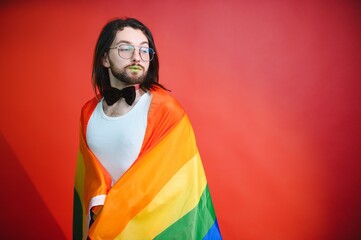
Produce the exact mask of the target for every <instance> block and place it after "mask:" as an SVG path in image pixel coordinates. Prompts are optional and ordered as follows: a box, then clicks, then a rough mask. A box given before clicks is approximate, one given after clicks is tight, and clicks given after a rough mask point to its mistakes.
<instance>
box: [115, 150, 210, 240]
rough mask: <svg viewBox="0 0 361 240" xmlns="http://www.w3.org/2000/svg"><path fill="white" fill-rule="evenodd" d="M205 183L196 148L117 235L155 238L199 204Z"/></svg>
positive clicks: (123, 237) (130, 237)
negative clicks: (188, 159) (193, 153)
mask: <svg viewBox="0 0 361 240" xmlns="http://www.w3.org/2000/svg"><path fill="white" fill-rule="evenodd" d="M206 184H207V181H206V177H205V174H204V170H203V166H202V163H201V159H200V156H199V153H198V152H197V153H196V155H195V156H194V157H193V158H192V159H191V160H190V161H188V162H187V163H186V164H185V165H184V166H183V167H182V168H181V169H180V170H179V171H178V172H177V173H176V174H175V175H174V176H173V177H172V178H171V179H170V180H169V181H168V183H167V184H166V185H165V186H164V187H163V188H162V189H161V191H160V192H159V193H158V194H157V195H156V196H155V198H154V199H153V200H152V201H151V202H150V203H149V204H148V206H147V207H145V208H144V209H143V210H142V211H141V212H140V213H139V214H138V215H137V216H135V217H134V218H133V219H132V220H131V221H130V222H129V223H128V224H127V226H126V227H125V229H124V230H123V231H122V233H121V234H120V235H119V236H117V238H116V239H118V240H119V239H142V240H145V239H153V238H154V237H156V236H157V235H158V234H160V233H161V232H162V231H164V230H165V229H166V228H167V227H169V226H170V225H172V224H173V223H174V222H176V221H177V220H179V219H180V218H181V217H183V216H184V215H185V214H186V213H188V212H189V211H191V210H192V209H193V208H194V207H195V206H196V205H197V204H198V202H199V199H200V197H201V195H202V193H203V191H204V189H205V187H206Z"/></svg>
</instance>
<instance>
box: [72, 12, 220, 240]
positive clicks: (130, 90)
mask: <svg viewBox="0 0 361 240" xmlns="http://www.w3.org/2000/svg"><path fill="white" fill-rule="evenodd" d="M158 69H159V65H158V57H157V52H156V48H155V43H154V40H153V37H152V34H151V32H150V31H149V29H148V28H147V27H146V26H145V25H144V24H142V23H141V22H139V21H138V20H136V19H132V18H126V19H115V20H113V21H111V22H109V23H108V24H107V25H106V26H105V27H104V28H103V30H102V32H101V34H100V36H99V39H98V42H97V44H96V48H95V53H94V62H93V75H92V76H93V86H94V88H95V91H96V92H97V93H98V96H97V97H96V98H94V99H92V100H90V101H89V102H87V103H86V104H85V105H84V107H83V108H82V113H81V124H80V145H79V154H78V161H77V172H76V180H75V193H74V220H73V238H74V239H141V240H143V239H182V240H184V239H221V235H220V232H219V228H218V224H217V220H216V216H215V213H214V209H213V205H212V201H211V197H210V194H209V189H208V185H207V181H206V177H205V174H204V171H203V167H202V163H201V159H200V156H199V153H198V149H197V146H196V143H195V138H194V134H193V130H192V127H191V124H190V122H189V120H188V118H187V116H186V114H185V112H184V110H183V108H182V107H181V106H180V105H179V104H178V103H177V101H176V100H175V99H174V98H172V97H171V96H170V95H169V94H168V92H167V91H166V90H165V88H164V87H163V86H162V85H160V84H159V83H158Z"/></svg>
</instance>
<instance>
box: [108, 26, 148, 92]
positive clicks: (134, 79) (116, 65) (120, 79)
mask: <svg viewBox="0 0 361 240" xmlns="http://www.w3.org/2000/svg"><path fill="white" fill-rule="evenodd" d="M119 45H122V46H125V47H126V45H133V46H134V47H135V50H134V54H133V55H132V56H131V57H130V58H127V59H126V58H123V57H121V56H119V54H118V49H110V50H109V52H108V54H106V55H105V56H104V58H103V66H104V67H106V68H108V69H109V77H110V83H111V85H112V86H113V87H116V86H119V85H120V86H122V85H123V86H124V85H131V84H138V83H142V82H143V81H144V79H145V76H146V74H147V72H148V69H149V62H147V61H143V60H142V58H141V56H140V51H139V48H140V47H149V44H148V39H147V37H146V36H145V35H144V34H143V32H142V31H141V30H139V29H133V28H131V27H125V28H124V29H123V30H121V31H118V32H117V35H116V37H115V39H114V41H113V43H112V45H111V46H110V47H117V46H119ZM125 49H126V48H125ZM121 55H122V53H121ZM127 57H128V56H127Z"/></svg>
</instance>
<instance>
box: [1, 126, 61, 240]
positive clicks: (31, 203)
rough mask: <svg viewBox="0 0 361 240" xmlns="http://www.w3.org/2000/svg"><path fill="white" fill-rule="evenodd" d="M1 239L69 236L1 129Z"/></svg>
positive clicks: (59, 237)
mask: <svg viewBox="0 0 361 240" xmlns="http://www.w3.org/2000/svg"><path fill="white" fill-rule="evenodd" d="M0 156H1V161H0V169H1V170H0V181H1V182H2V183H6V184H3V186H2V194H1V195H2V197H1V199H0V205H1V207H2V211H1V218H0V225H1V238H2V239H38V240H39V239H66V237H65V234H64V232H63V231H62V230H61V228H60V226H59V225H58V223H57V222H56V220H55V219H54V217H53V216H52V215H51V213H50V211H49V209H48V208H47V206H46V204H45V202H44V200H43V199H42V198H41V196H40V195H39V193H38V191H37V190H36V188H35V187H34V185H33V183H32V182H31V179H30V178H29V177H28V175H27V173H26V172H25V170H24V168H23V166H22V165H21V163H20V162H19V160H18V158H17V157H16V155H15V153H14V152H13V150H12V149H11V146H10V145H9V144H8V142H7V141H6V139H5V137H4V136H3V135H2V134H1V133H0Z"/></svg>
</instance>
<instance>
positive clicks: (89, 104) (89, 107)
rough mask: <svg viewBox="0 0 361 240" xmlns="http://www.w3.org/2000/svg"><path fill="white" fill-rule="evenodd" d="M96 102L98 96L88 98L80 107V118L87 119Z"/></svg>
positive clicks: (97, 101)
mask: <svg viewBox="0 0 361 240" xmlns="http://www.w3.org/2000/svg"><path fill="white" fill-rule="evenodd" d="M98 103H99V97H98V96H96V97H93V98H92V99H90V100H88V101H87V102H86V103H85V104H84V105H83V107H82V109H81V119H82V120H85V119H89V117H90V115H91V114H92V112H93V111H94V109H95V107H96V106H97V104H98Z"/></svg>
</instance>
